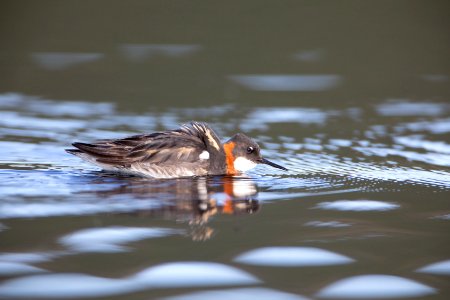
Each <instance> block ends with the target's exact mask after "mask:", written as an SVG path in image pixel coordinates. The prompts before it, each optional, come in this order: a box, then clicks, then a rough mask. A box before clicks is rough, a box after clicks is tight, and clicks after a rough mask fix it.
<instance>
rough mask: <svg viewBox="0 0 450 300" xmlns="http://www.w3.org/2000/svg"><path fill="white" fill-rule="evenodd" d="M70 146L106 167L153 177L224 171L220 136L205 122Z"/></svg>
mask: <svg viewBox="0 0 450 300" xmlns="http://www.w3.org/2000/svg"><path fill="white" fill-rule="evenodd" d="M73 146H74V147H75V148H76V149H67V150H66V151H67V152H69V153H71V154H73V155H76V156H78V157H80V158H82V159H84V160H86V161H88V162H91V163H93V164H96V165H98V166H100V167H101V168H103V169H104V170H108V171H116V172H122V173H127V174H135V175H140V176H146V177H155V178H173V177H185V176H203V175H207V174H211V173H213V174H214V173H222V170H221V169H224V170H223V171H225V159H224V157H222V156H224V155H223V149H222V146H221V143H220V140H219V138H218V137H217V135H216V134H215V133H214V131H213V130H212V129H211V128H210V127H209V126H208V125H207V124H205V123H198V122H192V123H190V124H188V125H183V126H182V127H181V128H179V129H176V130H171V131H163V132H155V133H151V134H142V135H135V136H131V137H127V138H123V139H116V140H100V141H97V142H94V143H90V144H88V143H73ZM212 159H214V161H213V162H212V163H211V161H212Z"/></svg>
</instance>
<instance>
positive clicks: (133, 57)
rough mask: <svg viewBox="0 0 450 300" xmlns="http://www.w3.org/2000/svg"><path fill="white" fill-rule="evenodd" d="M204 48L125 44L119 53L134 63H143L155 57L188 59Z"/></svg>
mask: <svg viewBox="0 0 450 300" xmlns="http://www.w3.org/2000/svg"><path fill="white" fill-rule="evenodd" d="M202 48H203V47H202V46H201V45H190V44H123V45H121V46H120V47H119V51H120V53H121V54H122V55H123V56H124V57H126V58H127V59H128V60H130V61H132V62H143V61H145V60H148V59H151V58H153V57H155V56H167V57H174V58H178V57H186V56H190V55H192V54H194V53H197V52H199V51H200V50H202Z"/></svg>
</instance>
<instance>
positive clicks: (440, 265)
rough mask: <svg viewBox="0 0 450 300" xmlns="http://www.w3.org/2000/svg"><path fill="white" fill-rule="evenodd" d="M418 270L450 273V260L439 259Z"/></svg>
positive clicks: (439, 273) (436, 273)
mask: <svg viewBox="0 0 450 300" xmlns="http://www.w3.org/2000/svg"><path fill="white" fill-rule="evenodd" d="M417 272H420V273H429V274H435V275H450V260H444V261H439V262H436V263H432V264H429V265H426V266H424V267H422V268H420V269H418V270H417Z"/></svg>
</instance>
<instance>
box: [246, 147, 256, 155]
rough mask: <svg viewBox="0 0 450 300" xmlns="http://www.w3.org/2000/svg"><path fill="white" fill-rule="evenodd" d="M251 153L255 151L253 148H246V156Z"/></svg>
mask: <svg viewBox="0 0 450 300" xmlns="http://www.w3.org/2000/svg"><path fill="white" fill-rule="evenodd" d="M253 151H255V148H253V147H251V146H250V147H248V148H247V153H248V154H251V153H253Z"/></svg>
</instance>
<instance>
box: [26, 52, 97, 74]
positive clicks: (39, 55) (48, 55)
mask: <svg viewBox="0 0 450 300" xmlns="http://www.w3.org/2000/svg"><path fill="white" fill-rule="evenodd" d="M103 57H104V54H103V53H77V52H36V53H33V54H32V55H31V58H32V60H33V61H34V62H35V63H36V64H37V65H38V66H40V67H41V68H44V69H47V70H51V71H59V70H64V69H67V68H70V67H72V66H75V65H79V64H82V63H90V62H94V61H97V60H100V59H102V58H103Z"/></svg>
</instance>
